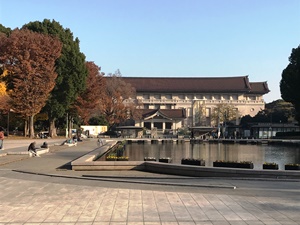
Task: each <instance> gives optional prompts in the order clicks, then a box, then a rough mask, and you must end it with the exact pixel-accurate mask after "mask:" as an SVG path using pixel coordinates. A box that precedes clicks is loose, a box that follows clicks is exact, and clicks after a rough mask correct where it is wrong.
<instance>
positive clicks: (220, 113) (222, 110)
mask: <svg viewBox="0 0 300 225" xmlns="http://www.w3.org/2000/svg"><path fill="white" fill-rule="evenodd" d="M238 114H239V112H238V111H237V109H236V108H235V107H234V106H233V105H230V104H218V105H217V106H216V107H215V108H213V110H212V115H211V120H212V122H214V124H218V123H228V122H230V121H235V120H236V118H237V116H238Z"/></svg>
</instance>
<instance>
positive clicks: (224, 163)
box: [213, 162, 253, 169]
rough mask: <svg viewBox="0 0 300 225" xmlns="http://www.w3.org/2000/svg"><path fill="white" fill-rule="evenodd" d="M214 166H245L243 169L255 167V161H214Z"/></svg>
mask: <svg viewBox="0 0 300 225" xmlns="http://www.w3.org/2000/svg"><path fill="white" fill-rule="evenodd" d="M213 166H214V167H230V168H243V169H253V163H252V162H251V163H250V162H249V163H245V162H241V163H239V162H213Z"/></svg>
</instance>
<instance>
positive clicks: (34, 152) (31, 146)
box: [28, 141, 40, 157]
mask: <svg viewBox="0 0 300 225" xmlns="http://www.w3.org/2000/svg"><path fill="white" fill-rule="evenodd" d="M35 144H36V142H35V141H34V142H32V143H31V144H30V145H29V146H28V152H29V153H31V154H32V155H33V156H37V157H40V156H39V155H38V154H37V152H36V150H37V148H36V147H35Z"/></svg>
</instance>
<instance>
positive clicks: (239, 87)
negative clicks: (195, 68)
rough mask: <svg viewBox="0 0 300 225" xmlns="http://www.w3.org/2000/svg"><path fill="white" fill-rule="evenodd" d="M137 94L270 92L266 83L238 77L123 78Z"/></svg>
mask: <svg viewBox="0 0 300 225" xmlns="http://www.w3.org/2000/svg"><path fill="white" fill-rule="evenodd" d="M122 79H123V80H124V81H125V82H127V83H130V84H131V86H133V87H134V88H135V89H136V92H140V93H141V92H144V93H147V92H157V93H158V92H161V93H252V92H253V93H260V94H266V93H268V92H269V89H268V85H267V83H266V82H256V83H251V82H249V79H248V76H237V77H209V78H208V77H122Z"/></svg>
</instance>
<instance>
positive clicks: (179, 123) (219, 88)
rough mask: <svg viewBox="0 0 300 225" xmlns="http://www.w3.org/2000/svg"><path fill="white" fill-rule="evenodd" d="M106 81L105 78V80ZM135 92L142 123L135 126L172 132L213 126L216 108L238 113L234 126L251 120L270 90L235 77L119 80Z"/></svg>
mask: <svg viewBox="0 0 300 225" xmlns="http://www.w3.org/2000/svg"><path fill="white" fill-rule="evenodd" d="M106 78H107V79H108V78H109V77H106ZM122 79H123V80H124V81H125V82H126V83H129V84H131V86H132V87H134V88H135V89H136V101H137V102H138V103H139V105H140V106H139V107H140V108H141V110H142V115H143V117H142V119H141V120H140V121H135V126H138V127H145V128H147V129H149V130H153V129H157V130H162V131H164V130H170V131H172V130H176V129H180V128H188V127H193V126H195V125H196V123H195V121H197V119H198V120H199V118H196V115H197V114H198V113H199V112H197V110H198V111H199V107H200V108H201V112H202V117H203V118H202V119H201V121H200V122H199V121H198V124H197V126H198V125H200V126H207V127H210V126H215V124H213V123H212V120H211V116H212V111H213V109H214V108H215V107H216V106H217V105H218V104H229V105H231V106H233V107H234V108H235V109H236V110H237V111H238V112H239V117H238V118H236V124H239V122H240V117H242V116H244V115H250V116H255V115H256V114H257V112H259V111H260V110H263V109H264V108H265V102H264V99H263V95H264V94H267V93H268V92H269V91H270V90H269V88H268V85H267V82H250V81H249V78H248V76H237V77H210V78H208V77H186V78H184V77H180V78H179V77H122Z"/></svg>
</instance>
